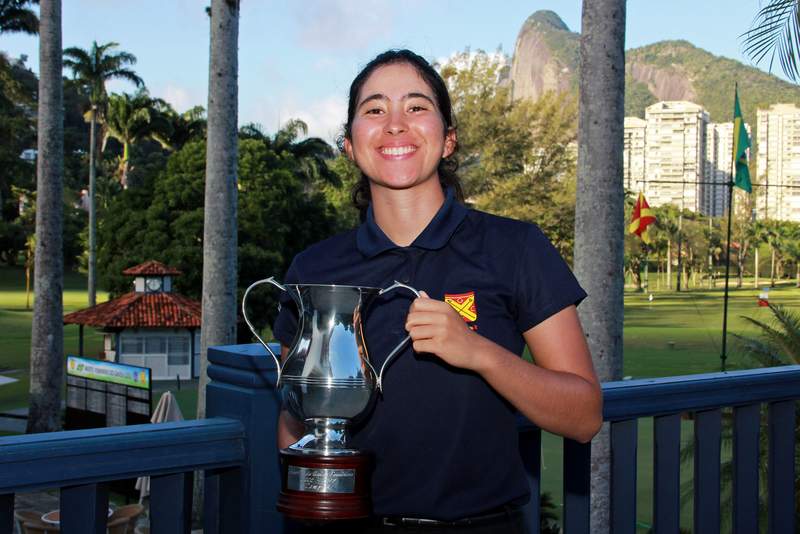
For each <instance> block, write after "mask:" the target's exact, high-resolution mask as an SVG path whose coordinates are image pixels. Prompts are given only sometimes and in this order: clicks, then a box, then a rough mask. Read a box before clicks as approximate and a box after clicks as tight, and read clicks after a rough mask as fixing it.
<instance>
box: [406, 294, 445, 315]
mask: <svg viewBox="0 0 800 534" xmlns="http://www.w3.org/2000/svg"><path fill="white" fill-rule="evenodd" d="M420 294H424V293H423V292H420ZM448 309H452V306H450V305H449V304H448V303H446V302H445V301H443V300H434V299H432V298H429V297H427V296H423V297H420V298H418V299H414V301H413V302H412V303H411V307H410V308H409V309H408V311H409V312H410V313H413V312H418V311H420V312H423V311H436V310H438V311H444V310H448Z"/></svg>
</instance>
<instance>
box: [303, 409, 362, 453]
mask: <svg viewBox="0 0 800 534" xmlns="http://www.w3.org/2000/svg"><path fill="white" fill-rule="evenodd" d="M349 423H350V421H349V420H347V419H340V418H335V417H315V418H310V419H306V420H305V422H304V424H305V427H306V433H305V435H304V436H303V437H302V438H300V440H298V441H297V443H294V444H293V445H290V446H289V449H291V450H292V451H296V452H301V453H307V454H326V455H334V456H335V455H352V454H355V453H356V452H357V451H356V450H355V449H350V448H348V447H347V445H348V441H349V439H350V432H349V431H348V429H347V425H348V424H349Z"/></svg>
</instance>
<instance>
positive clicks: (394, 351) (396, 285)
mask: <svg viewBox="0 0 800 534" xmlns="http://www.w3.org/2000/svg"><path fill="white" fill-rule="evenodd" d="M400 288H402V289H407V290H409V291H411V292H412V293H414V294H415V295H416V296H417V297H420V296H421V295H420V294H419V291H417V290H416V289H414V288H413V287H411V286H409V285H406V284H403V283H401V282H398V281H397V280H395V281H394V283H393V284H392V285H390V286H389V287H387V288H385V289H381V290H380V292H378V296H380V295H385V294H386V293H388V292H389V291H392V290H394V289H400ZM410 340H411V336H406V337H405V338H403V341H401V342H400V343H398V344H397V346H396V347H395V348H394V349H392V352H390V353H389V355H388V356H387V357H386V359H385V360H384V361H383V365H382V366H381V371H380V373H378V391H380V392H381V393H382V392H383V371H384V369H386V366H387V365H388V364H389V361H390V360H391V359H392V358H394V357H395V356H396V355H397V353H398V352H400V351H401V350H402V349H403V348H404V347H405V346H406V344H407V343H408V342H409V341H410Z"/></svg>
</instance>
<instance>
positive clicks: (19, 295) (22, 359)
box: [0, 267, 108, 412]
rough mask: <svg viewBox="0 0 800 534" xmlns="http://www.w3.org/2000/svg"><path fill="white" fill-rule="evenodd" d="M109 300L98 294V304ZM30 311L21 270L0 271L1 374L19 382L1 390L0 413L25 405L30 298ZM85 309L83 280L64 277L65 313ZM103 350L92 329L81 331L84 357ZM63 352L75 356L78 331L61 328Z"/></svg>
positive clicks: (77, 274)
mask: <svg viewBox="0 0 800 534" xmlns="http://www.w3.org/2000/svg"><path fill="white" fill-rule="evenodd" d="M107 299H108V295H107V294H106V293H105V292H98V294H97V300H98V302H103V301H104V300H107ZM30 305H31V309H27V308H26V296H25V271H24V269H22V268H21V267H3V268H0V339H2V340H3V351H2V353H0V372H2V374H4V375H5V376H8V377H11V378H16V379H18V382H14V383H12V384H8V385H5V386H2V387H0V412H4V411H7V410H10V409H14V408H20V407H24V406H25V405H26V404H27V395H28V384H29V379H28V377H29V375H30V369H29V365H28V361H29V360H28V359H29V357H30V343H31V321H32V317H33V310H32V307H33V297H32V296H31V300H30ZM86 306H87V300H86V277H85V276H84V275H82V274H79V273H67V274H66V275H65V276H64V312H65V313H67V312H71V311H75V310H78V309H81V308H85V307H86ZM102 348H103V338H102V336H101V335H100V334H99V333H98V332H97V331H95V330H94V329H92V328H85V329H84V352H85V354H87V355H93V354H99V353H100V352H101V351H102ZM64 351H65V352H66V353H68V354H77V352H78V327H77V326H75V325H69V326H65V327H64Z"/></svg>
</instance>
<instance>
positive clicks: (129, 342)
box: [122, 336, 144, 354]
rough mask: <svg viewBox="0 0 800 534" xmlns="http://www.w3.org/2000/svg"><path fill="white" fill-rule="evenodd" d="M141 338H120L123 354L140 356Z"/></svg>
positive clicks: (141, 351)
mask: <svg viewBox="0 0 800 534" xmlns="http://www.w3.org/2000/svg"><path fill="white" fill-rule="evenodd" d="M142 348H143V347H142V338H141V337H139V336H122V353H123V354H142V353H143V352H144V351H143V350H142Z"/></svg>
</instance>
